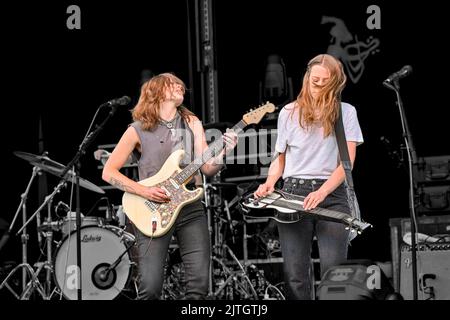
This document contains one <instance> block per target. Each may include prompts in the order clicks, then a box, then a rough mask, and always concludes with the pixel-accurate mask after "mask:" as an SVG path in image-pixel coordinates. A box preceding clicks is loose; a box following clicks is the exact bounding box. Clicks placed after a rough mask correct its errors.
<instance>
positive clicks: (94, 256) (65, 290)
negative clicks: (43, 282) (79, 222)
mask: <svg viewBox="0 0 450 320" xmlns="http://www.w3.org/2000/svg"><path fill="white" fill-rule="evenodd" d="M80 233H81V272H82V279H81V289H82V299H83V300H112V299H114V298H116V297H117V295H119V294H120V293H121V291H122V290H124V288H126V286H127V284H128V281H129V279H130V275H131V267H132V263H131V260H130V251H129V250H128V251H127V249H128V248H129V247H130V246H131V245H133V244H134V236H133V235H131V234H130V233H128V232H125V231H123V230H122V229H120V228H118V227H114V226H104V227H99V226H83V227H81V228H80ZM76 238H77V237H76V232H72V233H71V234H70V235H69V236H67V237H66V238H65V239H64V240H63V241H61V242H60V244H59V245H58V247H57V249H56V252H55V259H54V267H55V272H54V275H55V283H56V285H57V286H58V288H59V289H60V290H61V292H62V294H63V295H64V297H65V298H66V299H69V300H77V297H78V286H77V284H78V272H77V270H78V268H77V258H76V257H77V251H76V248H77V247H76ZM122 254H123V255H122ZM121 255H122V257H121ZM120 257H121V258H120ZM118 259H119V260H118ZM116 261H120V262H119V263H118V264H117V266H116V267H115V268H113V269H111V271H110V272H109V273H106V271H107V270H108V269H107V268H108V267H110V266H111V265H113V264H114V262H116Z"/></svg>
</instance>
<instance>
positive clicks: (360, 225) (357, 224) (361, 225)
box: [346, 219, 372, 234]
mask: <svg viewBox="0 0 450 320" xmlns="http://www.w3.org/2000/svg"><path fill="white" fill-rule="evenodd" d="M369 227H372V225H371V224H370V223H367V222H364V221H361V220H358V219H352V221H351V222H349V226H348V227H347V228H346V229H350V231H351V232H354V233H356V234H361V233H362V232H363V231H364V230H366V229H367V228H369Z"/></svg>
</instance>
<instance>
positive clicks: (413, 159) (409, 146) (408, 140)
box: [383, 79, 418, 300]
mask: <svg viewBox="0 0 450 320" xmlns="http://www.w3.org/2000/svg"><path fill="white" fill-rule="evenodd" d="M383 85H384V86H385V87H387V88H388V89H391V90H394V91H395V94H396V96H397V106H398V108H399V112H400V120H401V123H402V130H403V138H404V140H405V146H406V153H407V155H408V173H409V192H410V193H409V209H410V220H411V260H412V278H413V300H417V248H416V241H417V240H416V232H417V220H416V213H415V208H416V206H415V203H414V202H415V201H414V199H415V198H414V183H413V166H414V165H417V163H418V161H417V154H416V150H415V148H414V144H413V141H412V135H411V131H409V127H408V122H407V120H406V115H405V110H404V108H403V102H402V99H401V96H400V85H399V83H398V79H395V80H393V81H388V80H385V81H384V82H383Z"/></svg>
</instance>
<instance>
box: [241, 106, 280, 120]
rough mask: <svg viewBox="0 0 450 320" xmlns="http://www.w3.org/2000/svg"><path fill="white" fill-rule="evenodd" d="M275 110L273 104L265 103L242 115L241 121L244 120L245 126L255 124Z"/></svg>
mask: <svg viewBox="0 0 450 320" xmlns="http://www.w3.org/2000/svg"><path fill="white" fill-rule="evenodd" d="M275 109H276V108H275V105H274V104H273V103H270V102H266V103H265V104H264V105H262V106H260V107H259V108H257V109H255V110H252V109H250V112H247V113H246V114H244V116H243V117H242V120H244V121H245V123H246V124H257V123H259V122H260V121H261V119H262V118H263V117H264V116H265V115H266V114H267V113H272V112H274V111H275Z"/></svg>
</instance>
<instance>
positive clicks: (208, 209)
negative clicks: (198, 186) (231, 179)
mask: <svg viewBox="0 0 450 320" xmlns="http://www.w3.org/2000/svg"><path fill="white" fill-rule="evenodd" d="M202 181H203V190H204V192H205V196H204V205H205V208H206V215H207V218H208V231H209V247H210V248H211V252H210V256H209V258H210V260H209V286H208V296H212V294H213V282H212V281H213V264H212V261H213V255H214V253H213V250H214V249H213V247H212V243H211V238H212V234H213V229H212V220H211V219H212V203H211V200H212V195H211V190H217V188H215V187H214V186H212V185H211V184H209V183H207V182H206V176H205V175H203V174H202Z"/></svg>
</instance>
